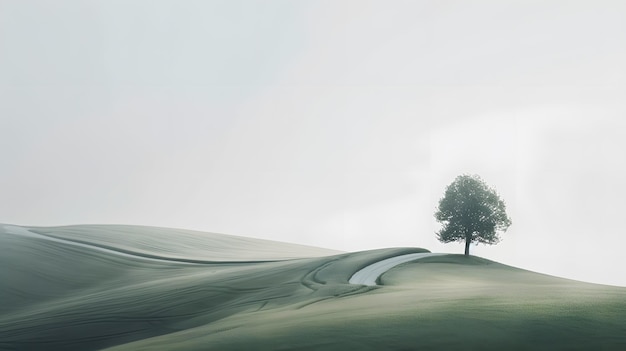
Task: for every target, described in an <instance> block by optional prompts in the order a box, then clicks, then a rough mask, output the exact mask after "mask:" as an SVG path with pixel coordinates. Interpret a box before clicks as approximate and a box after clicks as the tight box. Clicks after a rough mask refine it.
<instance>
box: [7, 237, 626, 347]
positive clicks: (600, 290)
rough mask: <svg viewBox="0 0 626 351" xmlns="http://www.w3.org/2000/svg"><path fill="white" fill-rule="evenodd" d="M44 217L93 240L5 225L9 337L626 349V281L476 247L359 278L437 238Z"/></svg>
mask: <svg viewBox="0 0 626 351" xmlns="http://www.w3.org/2000/svg"><path fill="white" fill-rule="evenodd" d="M32 230H33V231H34V232H37V233H41V234H43V235H52V236H54V237H56V238H64V239H67V240H73V241H79V242H81V243H83V244H85V243H91V244H93V245H94V248H93V249H90V248H89V247H85V246H75V245H71V243H62V242H54V241H50V240H47V239H46V238H45V237H28V236H23V235H16V234H14V233H13V234H12V233H9V231H8V230H6V228H4V229H3V226H1V225H0V247H1V248H2V250H1V251H0V349H3V350H46V349H58V350H98V349H108V350H129V351H130V350H172V349H180V350H345V349H350V348H359V349H365V350H381V349H386V350H418V349H419V350H450V349H455V350H501V349H513V350H555V349H556V350H558V349H560V350H572V349H578V350H590V349H593V350H624V349H626V288H619V287H609V286H602V285H596V284H587V283H582V282H575V281H571V280H566V279H561V278H556V277H551V276H546V275H542V274H538V273H533V272H529V271H524V270H521V269H517V268H513V267H509V266H505V265H502V264H498V263H496V262H491V261H488V260H485V259H481V258H478V257H469V258H468V257H463V256H458V255H446V256H438V257H429V258H424V259H421V260H419V261H415V262H411V263H407V264H403V265H401V266H398V267H396V268H393V269H392V270H390V271H388V272H387V273H385V274H384V275H383V276H382V277H381V278H380V282H381V283H382V284H383V285H382V286H379V287H365V286H361V285H351V284H348V279H349V278H350V276H351V275H352V274H353V273H354V272H356V271H357V270H359V269H361V268H362V267H365V266H366V265H368V264H371V263H373V262H376V261H378V260H381V259H384V258H388V257H392V256H396V255H399V254H405V253H413V252H424V251H426V250H423V249H415V248H395V249H381V250H373V251H364V252H355V253H337V252H333V251H330V250H328V251H326V250H323V249H318V248H307V247H303V246H294V245H292V244H284V243H276V242H268V241H262V240H256V239H248V238H241V237H231V236H225V235H220V234H208V233H198V232H190V231H180V230H169V229H162V228H149V227H128V226H72V227H56V228H32ZM152 237H154V240H152V239H151V238H152ZM168 243H170V244H168ZM168 245H169V246H168ZM102 247H105V248H108V249H111V250H113V251H111V252H109V251H102V250H98V249H97V248H102ZM255 248H258V250H256V249H255ZM114 250H120V251H122V252H125V253H133V252H136V253H137V254H138V255H139V256H129V255H126V256H119V255H116V254H115V251H114ZM290 250H291V253H290ZM307 250H309V252H310V254H309V255H308V256H309V257H307ZM324 254H326V255H327V256H323V255H324ZM141 256H147V257H163V258H164V260H162V261H159V260H147V259H145V257H141ZM293 257H296V258H293Z"/></svg>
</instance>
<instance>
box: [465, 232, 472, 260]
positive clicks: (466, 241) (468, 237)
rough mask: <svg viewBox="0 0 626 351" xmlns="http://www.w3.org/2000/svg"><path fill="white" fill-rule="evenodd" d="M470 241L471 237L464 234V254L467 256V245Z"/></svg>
mask: <svg viewBox="0 0 626 351" xmlns="http://www.w3.org/2000/svg"><path fill="white" fill-rule="evenodd" d="M471 241H472V237H471V236H466V237H465V256H469V245H470V242H471Z"/></svg>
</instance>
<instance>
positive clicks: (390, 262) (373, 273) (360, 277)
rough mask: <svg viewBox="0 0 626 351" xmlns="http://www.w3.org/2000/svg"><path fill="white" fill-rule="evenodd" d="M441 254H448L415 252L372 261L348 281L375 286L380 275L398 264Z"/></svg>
mask: <svg viewBox="0 0 626 351" xmlns="http://www.w3.org/2000/svg"><path fill="white" fill-rule="evenodd" d="M440 255H446V254H443V253H430V252H426V253H413V254H407V255H400V256H395V257H391V258H388V259H385V260H382V261H378V262H376V263H372V264H371V265H369V266H366V267H365V268H362V269H361V270H359V271H358V272H356V273H354V274H353V275H352V277H350V280H349V281H348V282H349V283H350V284H361V285H370V286H374V285H377V284H376V280H378V277H380V276H381V275H383V274H384V273H385V272H387V271H388V270H390V269H391V268H393V267H395V266H397V265H400V264H402V263H406V262H410V261H415V260H418V259H420V258H424V257H431V256H440Z"/></svg>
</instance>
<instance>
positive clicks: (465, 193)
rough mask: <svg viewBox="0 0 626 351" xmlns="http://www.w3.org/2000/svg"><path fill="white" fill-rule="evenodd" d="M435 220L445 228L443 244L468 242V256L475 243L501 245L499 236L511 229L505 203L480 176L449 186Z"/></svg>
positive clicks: (464, 177) (466, 177) (440, 236)
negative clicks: (471, 246)
mask: <svg viewBox="0 0 626 351" xmlns="http://www.w3.org/2000/svg"><path fill="white" fill-rule="evenodd" d="M435 218H436V219H437V221H439V222H441V223H442V224H443V226H442V228H441V230H440V231H439V232H437V238H438V239H439V241H441V242H443V243H449V242H453V241H459V242H463V241H465V255H469V246H470V243H472V242H476V243H483V244H489V245H493V244H496V243H498V242H499V241H500V237H499V233H500V232H505V231H506V230H507V229H508V228H509V226H510V225H511V219H510V218H509V217H508V216H507V214H506V205H505V204H504V201H502V200H501V199H500V196H499V195H498V193H497V192H496V191H495V190H494V189H492V188H490V187H489V186H488V185H487V184H486V183H485V182H484V181H483V180H482V179H481V178H480V177H479V176H477V175H460V176H458V177H456V179H455V180H454V181H453V182H452V183H451V184H450V185H448V187H447V188H446V192H445V195H444V196H443V198H441V200H439V207H438V209H437V212H435Z"/></svg>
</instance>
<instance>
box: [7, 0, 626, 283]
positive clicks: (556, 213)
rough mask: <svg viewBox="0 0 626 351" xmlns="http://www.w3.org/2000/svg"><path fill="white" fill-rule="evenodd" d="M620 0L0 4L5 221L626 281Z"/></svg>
mask: <svg viewBox="0 0 626 351" xmlns="http://www.w3.org/2000/svg"><path fill="white" fill-rule="evenodd" d="M625 19H626V3H624V2H621V1H594V2H589V1H567V2H565V1H513V2H506V3H502V2H494V1H475V2H471V3H469V2H459V1H415V2H404V1H384V2H383V1H333V2H326V1H324V2H305V1H267V2H255V1H209V2H196V1H184V2H174V1H159V0H155V1H124V2H122V1H93V2H81V1H55V2H45V1H2V0H0V131H1V132H2V139H1V141H0V159H1V160H2V172H0V194H2V198H3V200H4V201H2V202H1V204H0V223H7V224H16V225H35V226H53V225H68V224H81V223H93V224H107V223H111V224H113V223H115V224H118V223H119V224H136V225H148V226H161V227H173V228H187V229H194V230H201V231H210V232H218V233H226V234H233V235H242V236H249V237H257V238H264V239H271V240H278V241H286V242H292V243H300V244H305V245H314V246H319V247H325V248H330V249H337V250H344V251H357V250H365V249H373V248H380V247H396V246H416V247H423V248H426V249H429V250H431V251H433V252H453V253H462V245H461V244H458V245H454V244H441V243H439V242H438V241H437V240H436V237H435V234H434V233H435V231H436V230H437V228H438V226H437V224H436V222H435V220H434V218H433V213H434V211H435V207H436V205H437V202H438V200H439V198H440V197H441V196H442V195H443V191H444V189H445V187H446V186H447V185H448V184H449V183H450V182H452V180H453V179H454V178H455V177H456V176H457V175H459V174H462V173H469V174H478V175H480V176H481V177H482V178H483V179H484V180H485V181H486V182H487V183H488V184H489V185H490V186H493V187H494V188H495V189H496V190H497V191H498V192H499V193H500V195H501V197H502V198H503V200H504V201H505V202H506V204H507V208H508V213H509V215H510V217H511V219H512V221H513V225H512V226H511V227H510V228H509V230H508V231H507V232H506V233H505V234H504V235H503V236H502V238H503V240H502V242H501V243H500V244H498V245H495V246H483V245H480V246H476V247H472V250H471V253H472V254H475V255H479V256H482V257H486V258H489V259H493V260H496V261H499V262H502V263H506V264H510V265H514V266H518V267H522V268H525V269H530V270H534V271H538V272H542V273H548V274H552V275H557V276H563V277H567V278H572V279H577V280H583V281H591V282H597V283H604V284H613V285H621V286H626V275H624V274H623V272H622V269H623V267H626V256H625V255H623V252H622V250H623V247H624V246H626V238H625V237H624V234H625V233H624V232H623V229H622V226H621V224H620V222H619V219H620V218H621V216H622V215H623V213H624V212H625V211H626V204H625V203H624V200H623V199H624V198H625V197H626V185H625V184H624V179H625V178H626V161H625V158H624V156H623V153H624V150H626V119H625V117H626V116H625V113H626V100H625V99H624V97H625V96H626V65H624V62H626V21H625Z"/></svg>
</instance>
